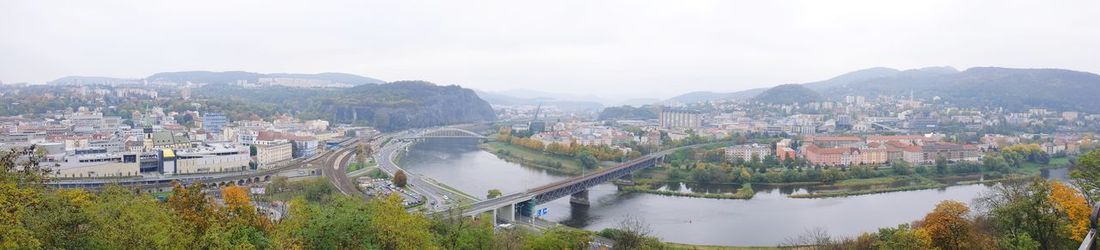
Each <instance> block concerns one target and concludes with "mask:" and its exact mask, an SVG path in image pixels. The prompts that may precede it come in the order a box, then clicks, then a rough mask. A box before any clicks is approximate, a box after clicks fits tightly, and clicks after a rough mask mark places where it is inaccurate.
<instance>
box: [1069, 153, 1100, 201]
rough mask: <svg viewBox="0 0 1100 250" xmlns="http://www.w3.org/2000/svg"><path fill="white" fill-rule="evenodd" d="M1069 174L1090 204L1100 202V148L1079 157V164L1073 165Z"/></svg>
mask: <svg viewBox="0 0 1100 250" xmlns="http://www.w3.org/2000/svg"><path fill="white" fill-rule="evenodd" d="M1069 176H1070V180H1072V182H1073V185H1074V186H1076V187H1077V188H1078V189H1080V190H1081V191H1082V193H1083V194H1084V195H1085V199H1087V200H1088V201H1089V204H1094V203H1096V202H1100V150H1093V151H1091V152H1089V153H1088V154H1085V155H1082V156H1081V157H1080V158H1077V164H1076V165H1074V166H1073V169H1072V170H1071V171H1070V173H1069Z"/></svg>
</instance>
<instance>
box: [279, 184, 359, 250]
mask: <svg viewBox="0 0 1100 250" xmlns="http://www.w3.org/2000/svg"><path fill="white" fill-rule="evenodd" d="M372 213H373V211H371V209H370V208H369V207H368V206H367V204H366V203H365V202H363V201H362V200H358V199H355V198H351V197H346V196H339V197H336V198H334V199H333V200H332V201H331V202H329V203H327V204H326V205H324V206H320V205H318V204H314V203H310V202H307V201H306V200H305V199H302V198H296V199H295V200H292V201H291V202H290V212H289V214H292V215H293V216H290V217H288V218H287V219H285V220H283V221H282V222H280V223H279V225H278V226H277V227H276V229H275V232H274V235H275V237H274V238H275V240H274V245H275V248H278V249H302V248H307V247H308V248H313V249H378V248H380V246H379V245H378V244H377V243H376V241H377V240H376V239H375V237H374V234H375V232H376V231H375V230H373V229H372V228H371V227H370V224H369V223H370V220H371V218H372V217H373V216H371V215H372Z"/></svg>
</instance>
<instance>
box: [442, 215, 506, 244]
mask: <svg viewBox="0 0 1100 250" xmlns="http://www.w3.org/2000/svg"><path fill="white" fill-rule="evenodd" d="M453 213H457V211H454V212H453ZM492 221H493V220H492V219H490V218H482V219H481V220H472V219H468V218H466V217H463V216H461V215H459V214H449V216H435V217H432V219H431V231H432V233H433V234H434V235H436V237H435V241H436V243H437V244H436V245H438V246H440V247H441V248H443V249H514V248H507V247H505V246H495V245H496V241H495V239H494V235H493V223H492ZM507 231H516V230H507ZM501 233H504V232H501Z"/></svg>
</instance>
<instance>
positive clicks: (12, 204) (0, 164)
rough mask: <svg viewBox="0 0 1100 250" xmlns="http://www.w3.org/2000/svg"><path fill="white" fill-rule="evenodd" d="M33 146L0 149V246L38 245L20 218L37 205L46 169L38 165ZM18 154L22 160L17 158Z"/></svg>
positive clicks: (45, 178)
mask: <svg viewBox="0 0 1100 250" xmlns="http://www.w3.org/2000/svg"><path fill="white" fill-rule="evenodd" d="M35 151H36V149H35V147H34V146H31V147H28V148H25V149H22V150H18V149H14V148H13V149H10V150H8V151H6V152H0V208H3V209H0V248H4V249H13V248H16V247H27V248H34V247H37V246H40V245H41V242H40V241H39V240H38V239H35V237H34V235H33V232H32V231H31V230H29V229H28V228H27V227H26V226H25V225H23V221H24V219H25V218H26V216H27V215H28V213H30V212H31V211H33V210H34V209H35V208H36V207H38V206H39V205H40V204H41V196H42V193H43V191H44V183H45V182H46V180H47V179H48V177H47V176H48V173H49V170H47V169H45V168H42V167H40V166H39V165H38V155H37V154H34V152H35ZM22 156H28V157H27V158H26V160H23V161H21V162H20V161H17V159H20V158H21V157H22Z"/></svg>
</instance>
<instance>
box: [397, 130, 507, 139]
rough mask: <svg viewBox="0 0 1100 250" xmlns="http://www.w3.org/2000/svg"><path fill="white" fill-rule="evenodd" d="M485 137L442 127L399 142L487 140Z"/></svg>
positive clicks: (417, 133)
mask: <svg viewBox="0 0 1100 250" xmlns="http://www.w3.org/2000/svg"><path fill="white" fill-rule="evenodd" d="M486 138H487V137H485V136H484V135H481V134H478V133H476V132H473V131H469V130H465V129H461V128H456V127H440V128H432V129H427V130H422V131H418V132H416V133H414V134H413V135H410V136H406V137H403V138H401V139H398V140H402V141H421V140H426V139H486Z"/></svg>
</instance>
